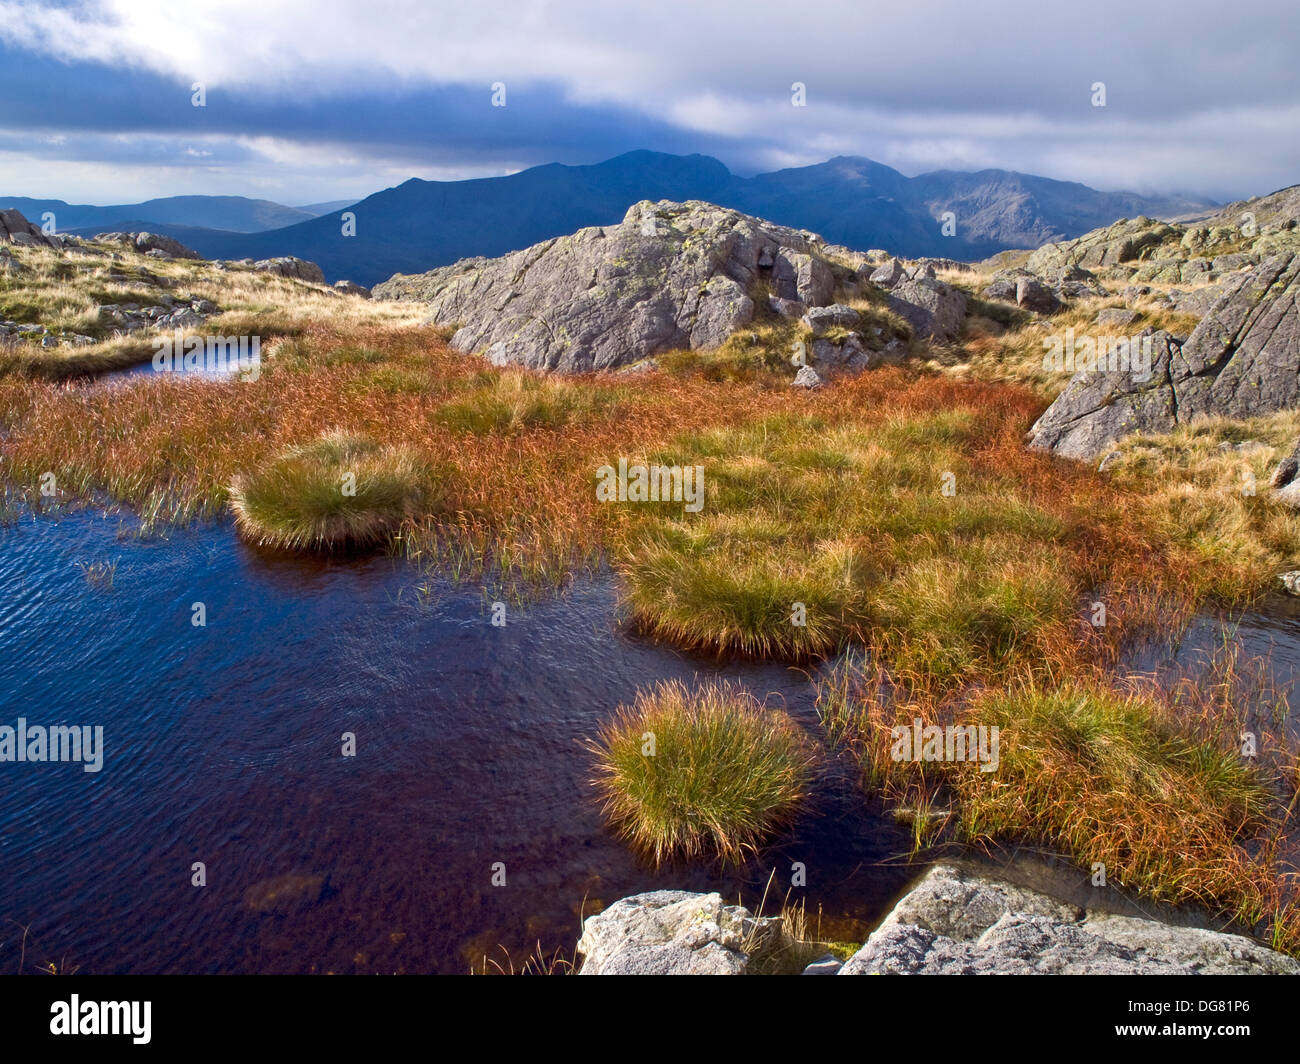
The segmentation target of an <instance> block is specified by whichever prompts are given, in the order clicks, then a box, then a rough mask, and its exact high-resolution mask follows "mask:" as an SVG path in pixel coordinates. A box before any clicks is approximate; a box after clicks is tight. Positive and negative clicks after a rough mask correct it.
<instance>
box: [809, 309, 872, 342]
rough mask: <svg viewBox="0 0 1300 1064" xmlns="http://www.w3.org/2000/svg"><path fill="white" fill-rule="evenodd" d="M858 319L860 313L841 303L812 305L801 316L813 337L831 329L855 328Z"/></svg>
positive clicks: (820, 335)
mask: <svg viewBox="0 0 1300 1064" xmlns="http://www.w3.org/2000/svg"><path fill="white" fill-rule="evenodd" d="M860 320H861V315H860V314H858V312H857V311H856V310H854V309H853V308H852V307H849V306H845V305H844V304H843V303H832V304H831V305H830V306H829V307H812V308H810V309H809V310H808V311H807V312H806V313H805V314H804V316H803V321H804V324H805V325H807V326H808V328H809V329H811V330H812V334H813V336H814V337H822V336H825V335H826V334H827V333H828V332H830V331H831V330H832V329H856V328H857V327H858V323H859V321H860Z"/></svg>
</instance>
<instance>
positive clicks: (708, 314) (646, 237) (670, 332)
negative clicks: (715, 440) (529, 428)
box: [374, 201, 851, 372]
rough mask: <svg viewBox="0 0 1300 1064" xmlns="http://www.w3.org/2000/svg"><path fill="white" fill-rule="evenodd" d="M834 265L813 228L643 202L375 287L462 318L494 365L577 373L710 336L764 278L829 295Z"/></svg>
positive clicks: (809, 295)
mask: <svg viewBox="0 0 1300 1064" xmlns="http://www.w3.org/2000/svg"><path fill="white" fill-rule="evenodd" d="M836 269H837V267H836V265H835V264H833V263H832V262H831V261H829V260H828V259H827V258H826V257H825V251H824V248H823V246H822V244H821V242H820V240H819V238H818V237H817V236H815V235H814V234H812V233H808V232H805V231H803V230H798V229H789V228H786V227H784V226H778V225H773V224H770V223H768V222H764V221H762V220H760V219H757V218H751V217H749V216H748V215H744V214H741V213H739V212H738V211H733V210H726V209H724V208H721V207H715V206H712V205H711V204H708V203H701V202H695V201H692V202H689V203H684V204H683V203H671V202H668V201H661V202H659V203H650V202H649V201H643V202H641V203H637V204H634V205H633V206H632V207H631V209H629V210H628V212H627V214H626V216H625V217H624V219H623V221H622V222H621V223H620V224H618V225H614V226H601V227H593V228H590V229H581V230H579V231H578V232H576V233H574V234H572V235H571V236H566V237H559V238H557V239H554V240H547V241H544V242H542V243H540V244H536V245H534V246H533V247H530V248H527V249H525V250H523V251H517V252H514V253H513V254H510V255H507V256H505V257H504V258H500V259H481V258H479V259H465V260H462V261H461V262H458V263H455V264H454V265H452V266H446V267H442V268H440V269H437V270H432V271H430V272H429V273H425V274H420V275H417V276H410V277H407V276H400V275H399V276H397V277H394V278H392V279H391V280H389V281H387V282H385V283H384V284H381V285H377V286H376V287H375V289H374V295H375V297H376V298H378V299H401V300H416V301H421V302H426V303H428V304H429V319H428V320H429V322H430V323H432V324H437V325H454V326H456V327H457V330H456V332H455V334H454V335H453V336H452V338H451V345H452V346H453V347H454V348H456V349H457V350H460V351H467V352H469V351H476V352H482V353H483V354H485V355H486V356H487V358H488V359H489V360H490V361H491V362H492V363H494V364H496V365H508V364H517V365H524V366H529V367H532V368H535V369H545V370H559V371H564V372H581V371H585V370H593V369H597V370H600V369H616V368H618V367H620V366H624V365H628V364H631V363H633V362H638V361H640V360H641V359H644V358H648V357H650V356H652V355H655V354H657V353H659V352H661V351H666V350H670V349H673V348H688V347H689V348H708V347H715V346H717V345H718V344H721V343H722V342H723V341H725V340H726V339H727V337H728V336H730V335H731V333H732V332H733V331H734V330H736V329H737V328H739V327H741V326H743V325H746V324H748V323H749V322H750V321H751V320H752V319H753V317H754V300H753V294H754V293H756V292H757V291H758V289H759V288H760V286H762V285H765V286H766V288H767V289H768V290H769V292H770V294H771V295H772V296H775V297H776V298H777V299H779V300H784V301H789V304H793V303H795V302H797V303H799V304H802V305H803V306H804V307H805V308H808V307H818V306H825V305H826V304H828V303H830V302H831V300H832V298H833V296H834V290H835V285H836ZM839 269H840V270H841V271H842V272H843V274H844V276H845V279H846V280H847V279H848V278H849V277H850V275H851V271H849V270H848V268H847V267H844V266H843V265H840V266H839ZM789 304H787V305H789ZM790 309H791V310H793V309H794V308H793V307H792V306H791V307H790Z"/></svg>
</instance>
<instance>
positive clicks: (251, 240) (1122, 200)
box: [0, 149, 1217, 285]
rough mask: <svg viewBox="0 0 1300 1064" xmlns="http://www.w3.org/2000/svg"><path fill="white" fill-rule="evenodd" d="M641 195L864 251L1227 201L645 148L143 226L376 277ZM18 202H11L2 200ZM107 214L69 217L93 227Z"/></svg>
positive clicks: (1089, 225) (925, 251) (994, 247)
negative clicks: (347, 219)
mask: <svg viewBox="0 0 1300 1064" xmlns="http://www.w3.org/2000/svg"><path fill="white" fill-rule="evenodd" d="M641 200H652V201H658V200H673V201H676V202H685V201H688V200H700V201H704V202H708V203H714V204H717V205H718V206H721V207H726V208H731V209H734V210H738V211H742V212H744V213H746V214H750V215H754V216H757V217H761V218H765V219H768V220H769V221H771V222H774V223H776V224H779V225H785V226H792V227H796V228H800V229H808V230H811V231H813V232H815V233H818V234H819V235H821V236H822V237H823V238H825V239H826V240H828V241H830V242H832V243H836V244H844V245H847V246H850V247H855V248H859V249H862V250H866V249H869V248H886V249H888V250H889V251H891V252H894V253H896V254H900V255H905V256H910V257H917V256H940V257H946V258H956V259H967V260H978V259H983V258H986V257H988V256H989V255H992V254H995V253H997V252H999V251H1004V250H1008V249H1012V248H1017V249H1018V248H1036V247H1039V246H1041V245H1043V244H1047V243H1053V242H1056V241H1060V240H1064V239H1069V238H1072V237H1075V236H1080V235H1082V234H1083V233H1086V232H1088V231H1090V230H1092V229H1095V228H1098V227H1100V226H1103V225H1108V224H1110V223H1112V222H1114V221H1116V220H1117V219H1119V218H1121V217H1131V216H1134V215H1137V214H1150V215H1154V216H1158V217H1159V216H1171V215H1175V214H1187V213H1191V212H1195V211H1206V210H1211V209H1213V208H1215V207H1216V206H1217V205H1215V204H1211V203H1208V202H1202V201H1195V200H1189V199H1186V198H1184V197H1177V196H1168V197H1151V196H1141V195H1139V194H1137V193H1129V192H1100V191H1098V190H1096V189H1092V188H1089V187H1088V186H1086V185H1082V184H1080V183H1078V182H1065V181H1057V180H1055V179H1053V178H1044V177H1037V176H1035V175H1032V174H1021V173H1018V172H1016V171H1009V170H997V169H985V170H981V171H975V172H967V171H958V170H935V171H929V172H927V173H924V174H918V175H917V176H916V177H907V176H905V175H904V174H902V173H900V172H899V171H897V170H895V169H893V168H892V167H889V166H887V165H885V164H883V163H879V162H876V161H874V160H871V159H867V158H864V157H861V156H846V155H842V156H836V157H834V158H832V159H828V160H826V161H825V162H822V163H816V164H813V165H811V166H803V167H788V168H785V169H781V170H774V171H769V172H765V173H760V174H755V175H753V176H752V177H741V176H738V175H736V174H733V173H732V172H731V171H730V170H729V169H728V168H727V167H726V166H725V165H724V164H723V163H722V162H720V161H719V160H718V159H715V158H713V157H712V156H709V155H702V154H691V155H671V154H667V153H663V152H654V151H649V150H646V149H641V150H637V151H632V152H627V153H624V154H623V155H618V156H614V157H613V158H611V159H606V160H604V161H602V162H599V163H593V164H584V165H570V164H564V163H546V164H542V165H540V166H535V167H530V168H529V169H526V170H521V171H518V172H517V173H514V174H508V175H504V176H500V177H484V178H471V179H468V180H464V181H426V180H424V179H421V178H410V179H408V180H407V181H404V182H402V183H401V184H399V185H395V186H392V187H390V188H386V189H381V190H379V191H378V192H375V193H373V194H372V195H370V196H367V197H366V198H364V199H362V200H359V201H357V202H356V203H353V204H350V205H349V206H348V207H347V210H348V211H350V212H352V213H353V214H355V216H356V235H354V236H344V235H343V229H344V225H343V219H342V213H343V212H342V210H334V211H330V212H328V213H325V214H322V215H319V216H317V217H303V218H300V219H297V220H295V221H294V222H293V223H292V224H289V225H283V226H279V227H277V228H273V229H267V230H263V231H257V232H236V231H232V230H227V231H218V230H216V229H213V228H211V227H207V226H195V225H193V224H186V223H176V222H164V223H157V222H153V221H152V220H150V219H149V215H148V214H147V213H142V212H140V211H139V210H137V211H136V212H135V214H134V215H133V219H134V220H135V221H134V222H133V224H140V225H147V227H148V228H150V229H151V230H152V231H155V232H159V233H161V234H163V235H167V236H172V237H174V238H176V239H178V240H181V241H182V242H183V243H185V244H187V245H189V246H190V247H193V248H194V249H195V250H197V251H199V252H200V253H202V254H203V255H205V256H207V257H209V258H228V259H240V258H253V259H263V258H270V257H274V256H279V255H295V256H298V257H299V258H304V259H309V260H311V261H313V262H316V263H318V264H319V265H320V266H321V268H322V269H323V270H324V271H325V274H326V276H327V277H328V278H329V279H330V280H335V279H338V278H341V277H348V278H350V279H352V280H356V281H359V282H361V283H362V284H367V285H373V284H375V283H378V282H380V281H383V280H386V279H387V278H389V277H391V276H392V275H394V274H397V273H414V272H421V271H424V270H427V269H431V268H433V267H436V266H442V265H448V264H450V263H452V262H455V261H457V260H458V259H462V258H469V257H475V256H484V257H496V256H500V255H504V254H506V253H508V252H511V251H517V250H519V249H521V248H525V247H529V246H531V245H533V244H536V243H538V242H540V241H542V240H547V239H551V238H554V237H558V236H564V235H567V234H569V233H572V232H574V231H575V230H578V229H582V228H586V227H589V226H593V225H614V224H617V223H618V222H619V221H620V220H621V219H622V217H623V215H624V214H625V213H626V211H627V208H628V207H629V206H630V205H631V204H633V203H636V202H639V201H641ZM249 202H254V201H249ZM5 205H8V201H4V200H0V206H5ZM135 206H136V207H137V208H138V207H139V206H140V205H135ZM20 209H21V207H20ZM285 209H286V210H293V208H285ZM945 211H952V212H953V214H954V215H955V218H954V219H953V222H954V225H955V230H954V231H953V232H952V234H951V235H945V232H944V226H943V218H944V212H945ZM24 213H26V212H24ZM299 213H303V212H299ZM96 224H99V223H88V225H89V227H90V229H87V228H86V227H83V226H74V225H63V224H61V225H60V228H61V229H64V230H70V231H80V232H88V231H90V230H91V229H93V227H94V226H95V225H96ZM949 228H950V229H952V228H953V227H952V226H950V227H949Z"/></svg>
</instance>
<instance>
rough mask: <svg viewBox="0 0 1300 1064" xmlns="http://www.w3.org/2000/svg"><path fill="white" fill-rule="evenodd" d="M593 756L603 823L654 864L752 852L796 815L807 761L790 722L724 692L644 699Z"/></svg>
mask: <svg viewBox="0 0 1300 1064" xmlns="http://www.w3.org/2000/svg"><path fill="white" fill-rule="evenodd" d="M591 749H592V751H593V753H594V755H595V757H596V763H597V769H596V777H595V781H594V782H595V785H596V787H597V790H598V792H599V794H600V797H601V801H602V803H603V806H604V810H605V814H606V816H607V817H608V819H609V821H610V823H611V825H612V826H613V827H614V829H615V830H616V831H617V832H618V833H619V834H620V835H622V836H623V837H624V838H625V839H626V840H627V841H628V842H629V844H630V845H631V846H632V847H633V848H635V849H636V850H638V851H639V852H641V853H642V854H644V855H646V856H647V857H648V858H650V859H651V860H652V861H653V862H654V863H655V864H656V865H659V864H662V863H663V862H665V861H668V860H671V859H672V858H675V857H681V858H685V859H688V860H689V859H692V858H699V857H704V856H715V855H716V856H718V857H721V858H722V859H723V860H724V861H737V862H738V861H740V860H742V859H743V858H744V857H745V856H746V855H747V854H749V853H753V852H755V851H756V850H757V849H758V847H759V845H760V844H761V843H763V842H764V841H765V840H766V839H767V838H768V836H769V835H770V834H771V833H772V832H773V831H774V830H775V829H776V828H777V827H779V826H781V825H783V824H785V823H787V822H788V821H789V820H790V819H791V818H792V817H793V816H794V814H795V812H796V811H797V810H798V808H799V804H800V803H801V802H802V800H803V799H804V798H805V797H806V796H807V794H808V788H809V784H810V782H811V778H812V767H813V763H814V754H813V749H812V747H811V745H810V744H809V742H808V740H807V739H806V738H805V736H804V733H803V731H802V730H801V729H800V728H799V727H798V726H797V725H796V724H795V723H794V722H793V721H792V720H791V719H790V718H789V717H787V716H786V715H785V714H784V713H782V712H780V711H777V710H773V709H769V708H767V707H765V706H762V705H760V704H759V703H758V702H757V701H755V700H754V698H753V697H752V696H751V695H749V694H747V693H745V692H744V691H742V690H740V689H738V688H734V687H730V686H727V685H707V686H704V687H701V688H699V689H696V690H688V689H687V688H686V687H685V686H683V685H682V684H680V683H677V682H669V683H665V684H661V685H660V686H658V687H656V688H653V689H652V690H649V691H643V692H641V693H640V694H639V695H638V696H637V699H636V701H635V702H634V703H633V704H632V705H631V706H630V707H624V708H622V709H620V710H619V712H618V713H617V714H616V715H615V716H614V718H613V719H612V720H611V721H609V722H607V723H606V724H605V725H604V726H603V727H602V728H601V730H600V733H599V735H598V737H597V738H596V739H595V740H594V741H593V742H592V744H591Z"/></svg>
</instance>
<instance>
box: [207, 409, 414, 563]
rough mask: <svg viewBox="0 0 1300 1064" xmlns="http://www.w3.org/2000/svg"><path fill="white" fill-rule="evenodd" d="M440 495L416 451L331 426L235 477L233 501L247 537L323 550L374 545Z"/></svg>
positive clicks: (231, 500)
mask: <svg viewBox="0 0 1300 1064" xmlns="http://www.w3.org/2000/svg"><path fill="white" fill-rule="evenodd" d="M345 485H346V487H347V488H353V489H354V490H353V491H352V493H351V494H349V493H348V492H347V491H346V490H345ZM436 495H437V493H436V490H435V483H434V475H433V471H432V470H431V469H430V468H429V467H428V466H427V465H426V464H425V463H423V462H422V461H421V460H420V459H418V458H417V457H415V455H414V454H413V453H412V452H410V451H408V450H405V449H403V448H400V447H380V446H378V445H377V444H375V443H374V442H372V441H370V440H367V439H363V438H360V437H356V436H349V435H347V434H345V433H342V432H331V433H328V434H326V435H325V436H322V437H321V438H320V439H318V440H316V441H314V442H312V443H309V444H306V445H304V446H299V447H292V448H290V449H289V450H287V451H285V452H283V453H282V454H281V455H280V456H279V457H278V458H276V459H275V460H274V461H273V462H272V463H271V464H270V465H269V466H267V467H266V468H265V469H261V470H256V471H254V472H252V473H248V474H244V475H242V476H239V477H236V478H235V481H234V482H233V483H232V484H231V487H230V504H231V507H232V509H233V510H234V512H235V520H236V524H237V525H238V527H239V531H240V532H241V533H242V534H243V535H244V536H245V537H247V538H248V539H250V540H252V541H254V542H256V543H259V544H262V545H265V546H274V547H281V548H285V549H289V550H320V549H330V548H334V547H368V546H375V545H376V544H379V543H381V542H383V541H384V540H385V539H387V538H388V537H389V536H390V535H391V534H392V533H393V532H395V531H396V530H397V529H398V528H399V527H400V526H401V525H402V523H403V522H404V521H406V520H408V519H416V518H419V517H421V516H423V515H425V514H427V513H428V512H429V510H430V508H431V507H432V506H433V505H434V503H435V500H436Z"/></svg>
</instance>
